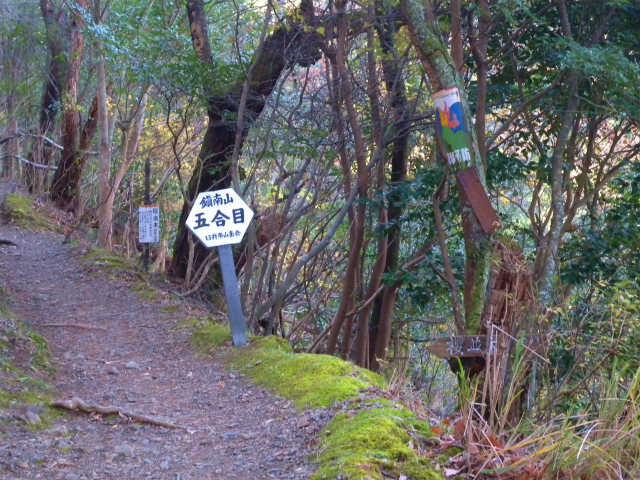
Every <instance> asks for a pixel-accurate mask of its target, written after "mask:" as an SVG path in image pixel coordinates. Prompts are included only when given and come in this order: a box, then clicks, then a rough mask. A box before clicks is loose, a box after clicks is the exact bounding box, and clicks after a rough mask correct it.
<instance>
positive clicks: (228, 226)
mask: <svg viewBox="0 0 640 480" xmlns="http://www.w3.org/2000/svg"><path fill="white" fill-rule="evenodd" d="M252 218H253V211H252V210H251V209H250V208H249V206H248V205H247V204H246V203H245V202H244V200H243V199H242V198H240V196H239V195H238V194H237V193H236V192H235V191H234V190H233V189H232V188H226V189H224V190H217V191H215V192H202V193H200V194H199V195H198V197H197V198H196V201H195V202H193V207H192V208H191V212H189V216H188V217H187V221H186V225H187V227H188V228H189V230H191V233H193V234H194V235H195V236H196V237H198V239H199V240H200V241H201V242H202V243H203V244H204V245H205V246H206V247H208V248H211V247H219V246H220V245H232V244H234V243H240V241H241V240H242V237H244V234H245V233H246V231H247V228H249V224H250V223H251V219H252Z"/></svg>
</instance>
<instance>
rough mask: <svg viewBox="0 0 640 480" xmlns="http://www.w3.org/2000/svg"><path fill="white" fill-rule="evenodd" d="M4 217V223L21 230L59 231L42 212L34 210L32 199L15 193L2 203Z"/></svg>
mask: <svg viewBox="0 0 640 480" xmlns="http://www.w3.org/2000/svg"><path fill="white" fill-rule="evenodd" d="M4 217H5V220H6V221H8V222H13V223H14V224H15V225H17V226H19V227H21V228H28V229H32V230H46V231H51V232H59V231H60V228H59V227H57V226H56V225H55V224H54V223H53V222H52V221H50V220H49V218H48V217H47V216H46V215H45V214H44V213H43V212H42V211H40V210H38V209H36V208H35V204H34V201H33V199H32V198H30V197H26V196H24V195H18V194H16V193H10V194H9V195H7V199H6V200H5V203H4Z"/></svg>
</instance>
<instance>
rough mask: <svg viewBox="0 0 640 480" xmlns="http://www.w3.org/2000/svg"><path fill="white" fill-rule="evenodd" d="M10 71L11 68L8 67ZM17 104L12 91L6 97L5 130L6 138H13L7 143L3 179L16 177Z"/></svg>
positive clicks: (18, 143)
mask: <svg viewBox="0 0 640 480" xmlns="http://www.w3.org/2000/svg"><path fill="white" fill-rule="evenodd" d="M10 68H11V69H12V70H13V68H12V67H10ZM16 109H17V102H16V94H15V91H13V89H11V91H10V92H9V94H8V95H7V114H8V117H9V119H8V122H7V130H6V136H7V137H13V138H11V139H10V140H9V141H7V145H6V147H5V152H6V154H7V157H6V159H5V161H4V164H3V167H2V176H3V177H5V178H15V175H16V162H15V157H17V156H20V138H19V137H18V135H17V134H18V117H17V114H16V113H17V112H16Z"/></svg>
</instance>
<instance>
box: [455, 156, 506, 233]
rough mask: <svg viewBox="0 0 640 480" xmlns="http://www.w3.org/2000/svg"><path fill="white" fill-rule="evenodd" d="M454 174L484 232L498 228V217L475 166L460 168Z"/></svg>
mask: <svg viewBox="0 0 640 480" xmlns="http://www.w3.org/2000/svg"><path fill="white" fill-rule="evenodd" d="M456 175H457V177H458V180H459V181H460V184H461V185H462V188H463V189H464V193H466V195H467V198H468V199H469V203H471V207H472V208H473V211H474V213H475V214H476V216H477V217H478V220H479V221H480V225H482V229H483V230H484V233H486V234H489V233H491V232H493V231H494V230H497V229H498V228H500V218H498V215H496V212H495V210H494V209H493V205H491V200H489V196H488V195H487V192H485V191H484V187H483V186H482V182H481V181H480V176H479V175H478V170H477V169H476V167H471V168H467V169H466V170H461V171H459V172H458V173H457V174H456Z"/></svg>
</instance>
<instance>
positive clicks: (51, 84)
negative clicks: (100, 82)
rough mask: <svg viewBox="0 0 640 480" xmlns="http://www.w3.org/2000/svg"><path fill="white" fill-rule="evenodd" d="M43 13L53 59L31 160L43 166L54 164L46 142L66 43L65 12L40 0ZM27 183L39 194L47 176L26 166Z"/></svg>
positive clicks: (56, 105) (57, 101)
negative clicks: (63, 14) (63, 25)
mask: <svg viewBox="0 0 640 480" xmlns="http://www.w3.org/2000/svg"><path fill="white" fill-rule="evenodd" d="M40 11H41V13H42V20H43V22H44V25H45V29H46V33H47V43H48V46H49V52H50V54H51V60H50V61H49V70H48V72H47V75H46V79H47V80H46V81H45V86H44V94H43V96H42V106H41V107H40V119H39V124H38V137H36V138H35V139H34V142H33V145H32V147H31V152H30V153H29V161H30V162H32V163H38V164H42V165H51V156H52V155H51V154H52V150H51V146H50V145H49V144H48V143H46V142H45V141H44V140H43V137H46V136H47V135H48V134H49V133H50V132H52V131H53V126H54V122H55V118H56V116H57V114H58V111H59V110H60V99H61V85H62V84H63V83H64V78H63V77H64V73H65V63H64V42H65V36H64V35H63V34H62V31H61V29H60V23H59V21H60V17H61V15H62V12H59V13H58V12H56V7H55V5H54V3H53V1H52V0H40ZM25 172H26V182H27V186H28V188H29V191H31V192H39V191H40V190H41V189H42V187H43V184H44V181H45V173H44V172H42V171H41V170H40V169H38V168H35V167H34V166H32V165H29V164H27V165H26V167H25Z"/></svg>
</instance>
